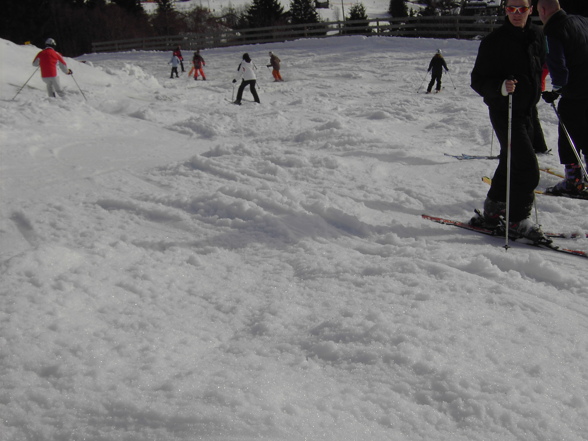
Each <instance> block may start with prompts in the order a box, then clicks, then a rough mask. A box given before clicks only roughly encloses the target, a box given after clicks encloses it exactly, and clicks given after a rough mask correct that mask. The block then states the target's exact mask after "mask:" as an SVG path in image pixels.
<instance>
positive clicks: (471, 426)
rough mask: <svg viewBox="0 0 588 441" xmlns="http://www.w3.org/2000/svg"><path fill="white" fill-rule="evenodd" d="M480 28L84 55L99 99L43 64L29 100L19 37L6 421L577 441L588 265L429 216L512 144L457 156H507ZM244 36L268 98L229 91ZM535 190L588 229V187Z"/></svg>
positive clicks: (5, 317)
mask: <svg viewBox="0 0 588 441" xmlns="http://www.w3.org/2000/svg"><path fill="white" fill-rule="evenodd" d="M477 45H478V43H477V42H471V41H454V40H446V41H439V40H436V41H434V40H426V39H398V38H375V37H374V38H365V37H341V38H332V39H323V40H301V41H296V42H289V43H284V44H272V45H257V46H250V47H239V48H225V49H215V50H206V51H203V56H204V58H205V60H206V68H205V70H206V73H207V77H208V81H206V82H203V81H199V82H195V81H194V80H192V79H189V78H186V76H185V74H184V76H182V77H181V78H180V79H177V80H176V79H174V80H171V79H169V69H170V67H169V65H168V64H167V62H168V61H169V58H170V55H171V54H169V53H158V52H130V53H119V54H95V55H87V56H84V57H80V58H79V59H77V60H71V59H69V60H68V63H69V65H70V67H71V68H72V69H73V71H74V78H75V79H76V80H77V82H78V84H79V86H80V87H81V88H82V90H83V91H84V95H85V96H86V97H87V101H86V100H85V99H84V97H83V96H82V95H81V94H80V92H79V90H78V88H77V86H76V84H75V83H74V81H73V78H71V77H63V78H62V82H63V84H64V85H65V86H66V87H67V96H66V97H65V98H64V99H49V98H47V97H46V92H45V91H44V85H43V83H42V82H41V80H40V78H39V75H38V73H37V74H35V75H34V76H33V78H32V79H31V81H30V83H29V85H28V86H27V87H25V88H24V89H23V90H22V92H21V93H20V94H19V95H18V96H17V97H16V99H14V100H13V97H14V96H15V95H16V93H17V91H18V88H19V87H20V86H22V84H23V83H24V82H25V81H26V80H27V78H29V76H31V75H32V74H33V73H34V68H33V67H32V66H31V64H30V63H31V61H32V59H33V57H34V56H35V54H36V52H37V51H38V49H36V48H33V47H22V46H16V45H14V44H12V43H9V42H6V41H3V40H1V41H0V57H1V59H0V100H1V101H0V102H1V105H0V179H1V180H0V277H1V281H2V283H1V285H0V290H1V291H0V382H1V387H0V415H2V418H1V419H0V439H1V440H2V441H5V440H6V441H24V440H27V441H29V440H34V441H45V440H47V441H49V440H51V441H57V440H68V441H69V440H72V441H73V440H82V439H85V440H92V441H97V440H100V441H106V440H108V441H111V440H120V441H123V440H124V441H156V440H157V441H168V440H169V441H171V440H174V441H175V440H190V441H191V440H272V441H275V440H287V441H290V440H292V441H294V440H303V439H306V440H332V441H341V440H382V441H384V440H395V441H403V440H406V441H416V440H422V441H425V440H426V441H447V440H451V441H472V440H480V441H488V440H497V441H498V440H500V441H505V440H506V441H509V440H517V441H529V440H545V441H547V440H550V441H551V440H563V439H565V440H568V441H570V440H571V441H580V440H585V439H586V433H588V403H587V399H586V397H587V396H588V380H587V379H588V355H587V354H588V321H587V317H588V290H587V288H586V278H585V276H586V267H587V262H586V260H585V259H581V258H578V257H574V256H565V255H560V254H557V253H554V252H551V251H544V250H539V249H534V248H532V247H529V246H527V245H522V244H516V243H515V244H512V245H513V246H512V248H511V249H510V250H508V251H505V250H504V249H503V248H502V242H501V241H500V240H499V239H495V238H492V237H487V236H481V235H476V234H474V233H469V232H464V231H460V230H458V229H455V228H451V227H445V226H442V225H437V224H434V223H431V222H428V221H425V220H422V219H421V217H420V215H421V214H422V213H429V214H435V215H440V216H445V217H451V218H457V219H468V218H469V217H470V216H471V214H472V212H473V209H474V208H476V207H480V206H481V204H482V201H483V199H484V197H485V194H486V191H487V187H486V186H485V184H484V183H482V182H481V180H480V178H481V177H482V176H483V175H487V174H491V173H492V172H493V169H494V167H495V165H496V163H495V161H484V160H480V161H457V160H455V159H453V158H449V157H447V156H444V153H450V154H460V153H470V154H490V153H492V152H493V153H496V152H497V151H498V148H497V146H496V141H495V140H494V141H493V138H492V132H491V128H490V123H489V121H488V115H487V110H486V108H485V106H484V105H483V103H482V100H481V99H480V98H479V97H478V96H476V94H475V93H473V92H472V91H471V89H470V88H469V86H468V85H469V72H470V70H471V68H472V65H473V61H474V58H475V54H476V51H477ZM437 48H441V49H443V51H444V53H445V54H446V58H447V61H448V65H449V69H450V75H451V76H450V77H447V76H446V77H445V78H444V79H445V82H444V85H445V89H444V90H443V91H442V93H440V94H434V95H425V94H423V93H422V92H423V88H422V86H423V82H424V81H425V74H426V67H427V65H428V62H429V59H430V57H431V56H432V55H433V54H434V52H435V50H436V49H437ZM269 50H272V51H274V52H275V53H276V54H277V55H278V56H279V57H280V58H281V59H282V60H283V71H282V75H283V77H284V79H285V82H283V83H274V82H272V81H271V74H270V72H269V70H268V69H267V68H266V67H265V65H266V64H267V62H268V61H269V57H268V54H267V53H268V51H269ZM243 51H248V52H249V53H250V54H251V56H252V58H253V60H254V62H256V63H257V65H258V67H259V70H258V77H259V83H260V97H261V102H262V103H261V105H256V104H254V103H252V102H251V101H245V102H244V104H243V105H242V106H234V105H231V104H230V103H229V102H228V100H230V99H231V97H232V95H233V93H234V89H233V84H232V82H231V80H232V79H233V76H234V73H235V69H236V67H237V63H238V62H239V60H240V58H241V55H242V53H243ZM184 55H185V56H186V57H187V58H188V57H190V55H191V54H184ZM82 61H85V63H82ZM417 90H419V91H420V93H417ZM245 99H250V95H249V94H248V92H246V93H245ZM539 111H540V115H541V118H542V121H543V124H544V130H545V133H546V136H547V139H548V142H549V145H550V146H551V147H554V146H555V144H556V137H557V121H556V119H555V115H553V112H552V111H551V109H550V108H549V106H547V105H545V104H543V103H542V104H541V105H540V106H539ZM539 160H540V162H541V164H542V165H544V166H549V167H554V168H558V167H559V165H558V159H557V157H556V156H542V157H541V158H539ZM554 182H556V178H555V177H553V176H551V175H545V176H542V181H541V183H540V187H541V188H544V187H545V186H547V185H552V184H553V183H554ZM537 207H538V210H539V215H540V221H541V222H542V223H543V225H544V228H545V229H547V230H560V231H564V232H584V233H585V232H587V231H588V218H587V214H588V205H587V202H586V201H576V200H568V199H559V198H546V197H543V198H541V197H538V199H537ZM559 243H565V244H567V245H569V246H570V247H575V248H580V249H583V250H588V241H587V240H585V239H581V240H573V239H564V240H560V241H559Z"/></svg>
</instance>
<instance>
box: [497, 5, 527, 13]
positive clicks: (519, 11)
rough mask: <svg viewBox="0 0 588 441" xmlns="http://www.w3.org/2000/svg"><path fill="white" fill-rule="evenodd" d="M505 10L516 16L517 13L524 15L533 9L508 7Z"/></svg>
mask: <svg viewBox="0 0 588 441" xmlns="http://www.w3.org/2000/svg"><path fill="white" fill-rule="evenodd" d="M504 9H506V12H510V13H511V14H514V13H516V12H518V13H519V14H524V13H525V12H527V11H528V10H529V9H531V7H530V6H506V7H505V8H504Z"/></svg>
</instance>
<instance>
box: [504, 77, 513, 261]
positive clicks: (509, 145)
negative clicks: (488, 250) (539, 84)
mask: <svg viewBox="0 0 588 441" xmlns="http://www.w3.org/2000/svg"><path fill="white" fill-rule="evenodd" d="M508 79H509V80H512V79H513V76H512V75H511V76H509V77H508ZM511 150H512V92H510V93H509V94H508V135H507V150H506V226H505V230H506V234H505V239H504V240H505V243H504V248H505V249H506V250H508V249H509V248H510V247H509V245H508V233H509V231H508V230H509V225H510V171H511V167H510V166H511V158H512V154H511Z"/></svg>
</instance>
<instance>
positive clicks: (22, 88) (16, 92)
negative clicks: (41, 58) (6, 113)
mask: <svg viewBox="0 0 588 441" xmlns="http://www.w3.org/2000/svg"><path fill="white" fill-rule="evenodd" d="M38 70H39V68H38V67H37V68H36V69H35V71H34V72H33V74H32V75H31V76H30V77H29V79H28V80H27V82H26V83H24V84H23V85H22V87H21V88H20V89H18V92H16V95H14V98H12V101H14V99H15V98H16V97H17V96H18V94H19V93H20V91H21V90H23V89H24V87H25V86H26V85H27V84H29V81H31V78H33V75H35V74H36V73H37V71H38Z"/></svg>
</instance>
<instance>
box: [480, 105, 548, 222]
mask: <svg viewBox="0 0 588 441" xmlns="http://www.w3.org/2000/svg"><path fill="white" fill-rule="evenodd" d="M490 121H491V122H492V127H493V128H494V131H495V132H496V137H497V138H498V141H499V142H500V159H499V161H498V167H497V168H496V171H495V172H494V177H493V178H492V185H491V187H490V191H488V197H489V198H490V199H492V200H494V201H500V202H506V178H507V152H508V113H507V112H506V111H504V110H500V111H497V110H492V109H490ZM537 185H539V165H538V164H537V156H536V155H535V151H534V149H533V122H532V114H531V112H529V114H528V115H521V114H517V115H513V118H512V141H511V170H510V221H512V222H517V221H520V220H523V219H526V218H527V217H529V216H530V214H531V209H532V208H533V201H534V199H535V194H534V190H535V188H537Z"/></svg>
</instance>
